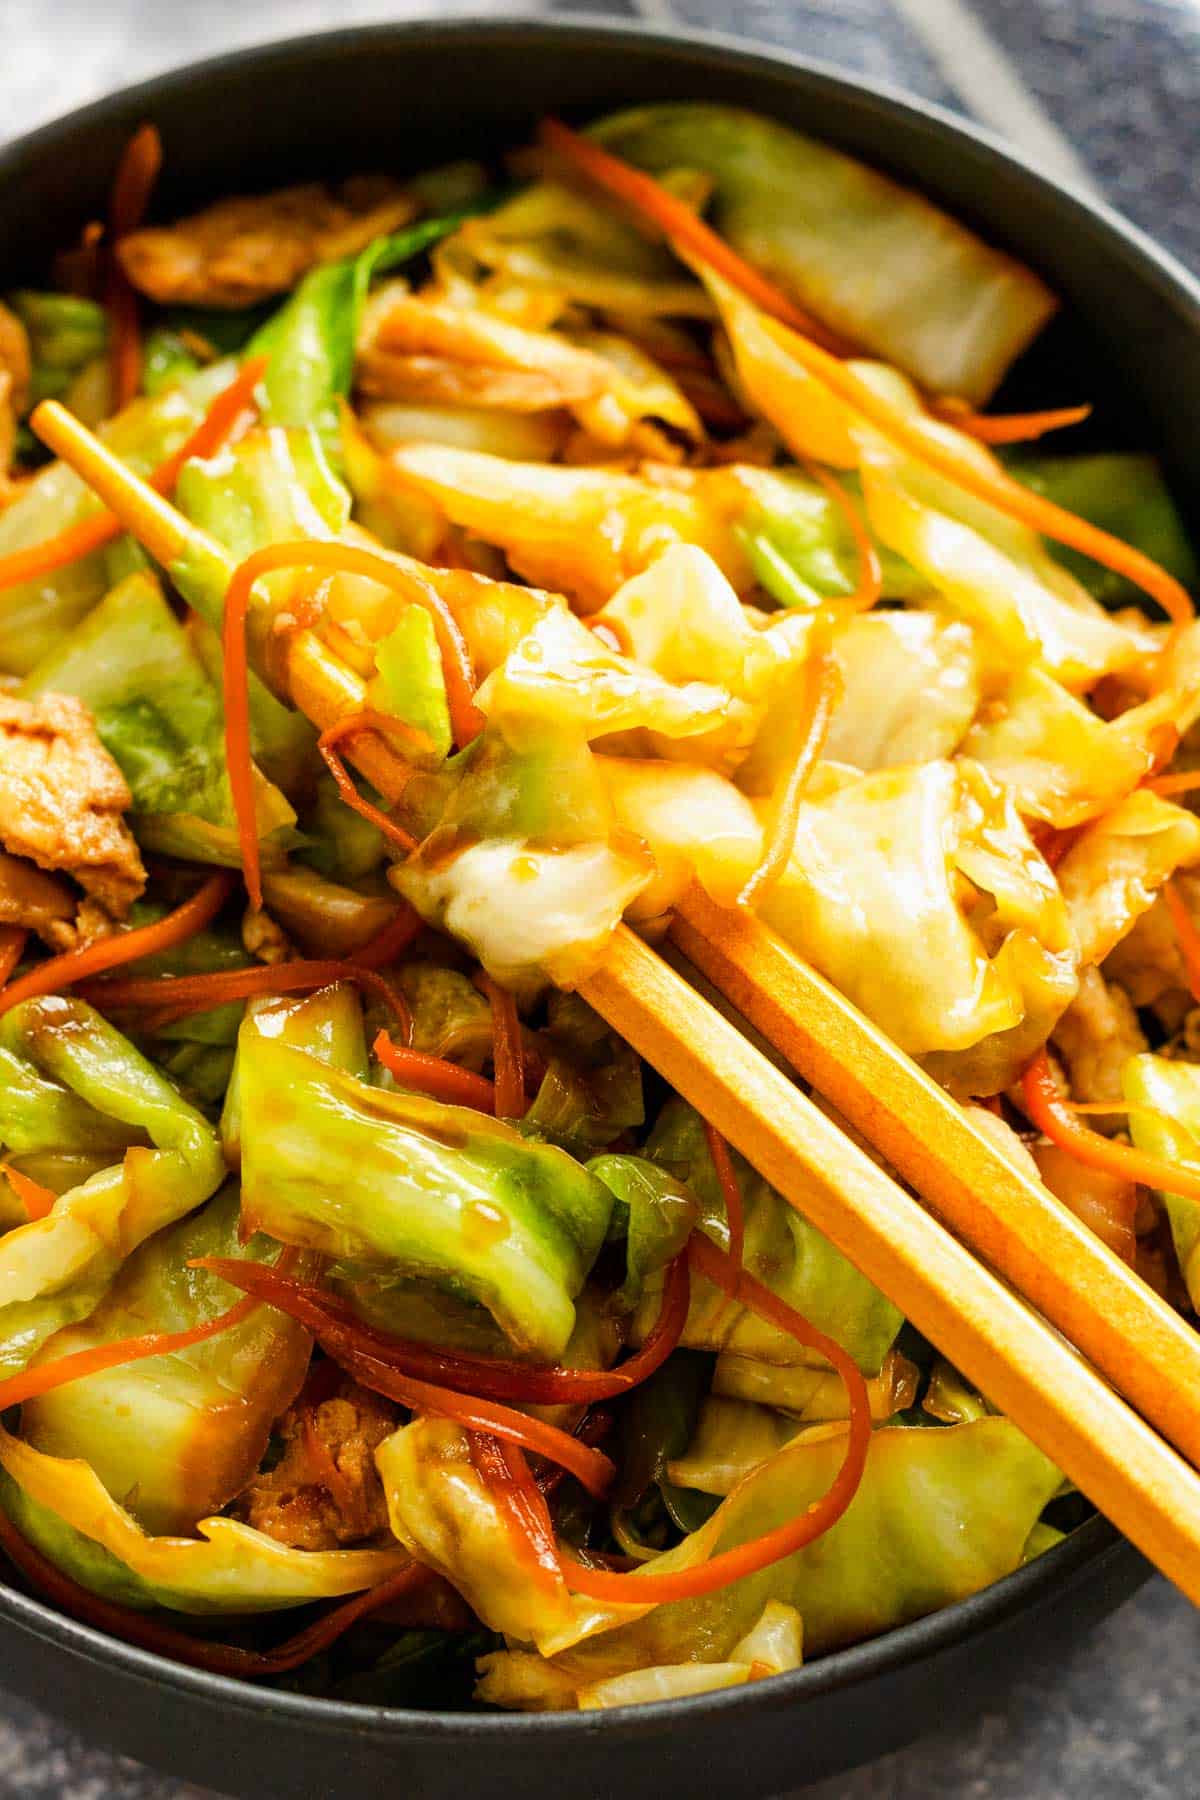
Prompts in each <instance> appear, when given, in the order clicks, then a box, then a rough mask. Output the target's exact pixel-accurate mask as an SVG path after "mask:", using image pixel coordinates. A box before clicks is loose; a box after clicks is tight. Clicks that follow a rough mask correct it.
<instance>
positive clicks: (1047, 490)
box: [1007, 450, 1200, 607]
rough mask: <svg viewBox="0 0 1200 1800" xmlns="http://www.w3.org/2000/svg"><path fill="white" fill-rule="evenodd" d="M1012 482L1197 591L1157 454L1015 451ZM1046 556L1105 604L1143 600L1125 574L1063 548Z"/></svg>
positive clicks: (1198, 575)
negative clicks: (1086, 522) (1085, 521)
mask: <svg viewBox="0 0 1200 1800" xmlns="http://www.w3.org/2000/svg"><path fill="white" fill-rule="evenodd" d="M1007 460H1008V464H1009V468H1010V471H1011V473H1012V474H1014V475H1015V476H1016V477H1017V479H1018V481H1022V482H1024V484H1025V486H1026V487H1029V488H1032V489H1033V491H1034V493H1035V494H1044V495H1045V496H1046V498H1047V499H1048V500H1053V501H1055V502H1056V503H1057V505H1059V506H1065V507H1066V508H1067V510H1068V511H1069V512H1073V513H1078V514H1079V516H1080V518H1083V519H1088V520H1090V521H1091V523H1092V524H1093V525H1099V526H1100V527H1101V529H1102V530H1104V531H1110V532H1112V534H1113V536H1114V537H1119V538H1120V539H1121V540H1122V542H1123V543H1126V544H1132V545H1133V546H1134V547H1135V548H1136V549H1138V550H1141V551H1142V552H1143V553H1144V554H1145V555H1146V556H1149V557H1151V558H1152V559H1153V560H1154V561H1155V562H1156V563H1158V564H1159V566H1160V567H1161V568H1164V569H1166V570H1167V571H1168V573H1169V574H1171V575H1174V576H1175V578H1176V580H1178V581H1181V582H1182V583H1183V585H1184V587H1187V588H1196V587H1197V586H1200V570H1198V569H1197V565H1196V556H1195V552H1194V551H1193V549H1192V546H1191V544H1190V542H1189V541H1188V536H1187V533H1186V531H1185V530H1184V526H1183V521H1182V519H1181V518H1180V516H1179V513H1178V512H1177V510H1176V507H1175V502H1174V501H1173V500H1172V498H1171V491H1170V489H1169V488H1168V486H1167V484H1166V481H1165V480H1164V478H1163V472H1162V467H1161V465H1160V463H1159V461H1158V459H1157V457H1154V456H1149V455H1147V454H1145V453H1144V452H1140V451H1128V450H1106V451H1101V452H1099V453H1098V454H1093V455H1088V456H1056V455H1053V454H1050V453H1048V452H1045V451H1040V450H1020V451H1016V452H1014V453H1013V454H1012V456H1011V457H1010V458H1008V459H1007ZM1051 553H1052V554H1053V556H1054V557H1055V558H1056V559H1057V560H1058V561H1059V562H1061V563H1063V564H1064V565H1065V566H1066V567H1067V568H1068V569H1070V571H1071V573H1072V574H1073V575H1074V577H1075V579H1076V580H1077V581H1080V582H1082V583H1083V585H1084V587H1085V588H1087V590H1088V592H1089V593H1090V594H1094V595H1095V597H1096V599H1097V600H1099V601H1100V602H1101V603H1102V604H1103V605H1104V606H1107V607H1118V606H1143V605H1144V604H1145V598H1146V597H1145V595H1144V594H1143V592H1142V590H1141V588H1139V587H1136V586H1135V585H1134V583H1133V582H1132V581H1130V580H1129V579H1128V578H1127V577H1126V576H1124V575H1118V574H1117V572H1116V571H1115V570H1114V569H1106V568H1105V567H1104V566H1103V564H1101V563H1097V562H1093V561H1092V559H1091V557H1090V556H1081V555H1080V553H1079V552H1078V551H1077V550H1072V549H1070V548H1069V547H1068V546H1067V545H1066V544H1054V545H1052V547H1051Z"/></svg>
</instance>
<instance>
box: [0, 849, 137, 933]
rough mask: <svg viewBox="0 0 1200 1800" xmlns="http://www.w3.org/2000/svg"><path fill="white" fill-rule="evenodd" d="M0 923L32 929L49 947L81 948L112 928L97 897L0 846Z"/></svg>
mask: <svg viewBox="0 0 1200 1800" xmlns="http://www.w3.org/2000/svg"><path fill="white" fill-rule="evenodd" d="M0 925H15V926H17V927H18V928H19V929H20V930H22V931H32V932H35V933H36V934H37V936H38V937H40V938H41V940H42V942H43V944H45V945H46V947H47V948H48V949H50V950H55V951H60V950H83V949H86V947H87V946H88V944H94V943H95V942H96V941H97V939H99V938H105V937H111V936H112V933H113V932H114V931H115V930H116V924H115V921H114V920H113V918H112V915H111V914H110V913H108V912H106V911H105V909H104V907H102V906H101V905H100V903H99V901H98V900H90V899H88V898H87V896H86V895H83V894H80V892H79V891H78V889H77V888H74V887H72V885H71V883H70V882H68V881H64V880H63V879H62V877H61V876H60V875H47V874H45V873H44V872H43V871H42V870H41V869H35V868H34V866H33V864H32V863H30V862H26V861H25V859H24V857H21V856H9V855H7V854H6V853H5V852H4V851H2V850H0Z"/></svg>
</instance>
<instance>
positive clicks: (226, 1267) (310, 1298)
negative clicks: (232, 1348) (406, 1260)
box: [203, 1252, 691, 1406]
mask: <svg viewBox="0 0 1200 1800" xmlns="http://www.w3.org/2000/svg"><path fill="white" fill-rule="evenodd" d="M203 1266H204V1267H205V1268H208V1269H211V1270H212V1271H213V1273H214V1274H216V1275H220V1276H221V1278H222V1279H223V1280H225V1281H228V1282H230V1283H231V1284H232V1285H233V1286H234V1287H241V1288H244V1289H245V1290H246V1291H247V1292H248V1293H254V1294H257V1295H258V1297H259V1299H260V1300H266V1301H269V1302H270V1304H271V1305H272V1306H274V1307H276V1308H277V1309H278V1310H279V1311H280V1312H285V1313H287V1314H288V1315H289V1316H290V1317H292V1318H294V1319H298V1320H299V1321H300V1323H301V1324H302V1325H304V1326H306V1327H307V1329H308V1330H309V1331H311V1332H312V1334H313V1336H314V1337H315V1338H317V1340H318V1341H319V1342H320V1343H321V1344H322V1346H323V1348H325V1349H326V1350H327V1351H328V1353H329V1355H330V1356H331V1357H332V1358H334V1359H335V1360H336V1358H337V1357H338V1355H339V1354H340V1353H341V1350H342V1349H351V1350H361V1351H364V1352H365V1353H366V1354H367V1355H368V1356H371V1357H373V1358H375V1359H376V1360H377V1361H379V1362H381V1363H386V1364H387V1366H388V1367H389V1368H392V1369H397V1370H399V1372H400V1373H401V1374H402V1375H414V1376H416V1377H417V1379H418V1380H420V1381H433V1382H436V1383H437V1384H438V1385H439V1386H440V1387H452V1388H455V1389H456V1390H457V1391H458V1392H460V1393H463V1394H474V1395H479V1396H481V1397H482V1398H483V1399H485V1400H504V1401H511V1402H513V1403H514V1404H531V1405H535V1406H556V1405H562V1404H566V1405H571V1404H577V1403H582V1404H585V1405H590V1404H591V1403H592V1402H593V1401H596V1400H612V1399H614V1398H615V1397H616V1396H617V1395H618V1394H627V1393H628V1392H629V1390H630V1389H631V1388H635V1387H638V1386H639V1385H640V1384H641V1383H642V1382H643V1381H645V1380H647V1379H648V1378H649V1376H651V1375H653V1374H654V1372H655V1370H656V1369H659V1368H661V1367H662V1365H663V1363H665V1362H666V1360H667V1358H668V1356H670V1354H671V1352H672V1351H673V1350H675V1349H676V1348H677V1347H678V1344H679V1340H680V1338H681V1337H682V1335H683V1328H684V1326H685V1325H686V1323H687V1316H688V1305H689V1299H690V1292H691V1283H690V1279H689V1275H688V1261H687V1256H686V1255H685V1254H684V1253H683V1252H680V1254H679V1255H678V1256H676V1257H675V1259H674V1261H673V1262H671V1263H668V1265H667V1268H666V1271H665V1275H664V1279H663V1293H662V1304H661V1306H660V1308H659V1313H658V1317H657V1319H656V1320H655V1321H654V1324H653V1325H652V1326H651V1328H650V1330H649V1331H648V1332H647V1333H646V1337H645V1341H644V1342H643V1343H642V1345H641V1347H640V1348H639V1349H637V1350H635V1351H634V1353H633V1355H632V1356H628V1357H626V1359H625V1361H624V1362H622V1363H618V1364H617V1366H616V1368H614V1369H564V1368H562V1367H558V1366H553V1365H549V1366H548V1365H546V1364H544V1363H541V1364H539V1363H525V1362H517V1361H515V1360H514V1359H513V1358H511V1357H502V1356H473V1355H471V1354H470V1353H469V1352H468V1351H458V1350H439V1349H437V1348H436V1347H435V1346H433V1345H431V1344H422V1343H418V1342H417V1341H416V1340H415V1339H412V1338H400V1337H395V1336H393V1335H392V1333H390V1332H386V1331H380V1330H379V1329H378V1328H377V1327H375V1326H373V1325H367V1324H365V1323H364V1321H363V1320H362V1319H360V1318H359V1317H358V1315H357V1314H356V1313H355V1311H354V1309H353V1308H352V1307H351V1306H349V1305H348V1304H347V1303H346V1301H344V1300H340V1299H339V1298H338V1297H337V1296H336V1295H335V1294H331V1293H328V1292H327V1291H326V1290H325V1289H324V1288H320V1287H317V1286H315V1285H314V1284H313V1283H312V1282H302V1281H292V1280H287V1279H284V1278H283V1277H281V1276H280V1275H278V1274H277V1272H276V1271H275V1270H274V1269H271V1268H267V1267H266V1266H265V1265H264V1264H261V1263H256V1264H254V1265H253V1266H250V1265H248V1264H246V1263H242V1262H238V1261H227V1260H225V1259H223V1258H221V1257H209V1258H207V1259H206V1260H205V1262H204V1264H203Z"/></svg>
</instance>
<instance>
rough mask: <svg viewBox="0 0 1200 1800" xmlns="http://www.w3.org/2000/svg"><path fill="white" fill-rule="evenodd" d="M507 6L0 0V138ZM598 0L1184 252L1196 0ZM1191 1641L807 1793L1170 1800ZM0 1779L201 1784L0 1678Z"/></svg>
mask: <svg viewBox="0 0 1200 1800" xmlns="http://www.w3.org/2000/svg"><path fill="white" fill-rule="evenodd" d="M514 10H518V9H517V8H514V7H513V6H512V5H510V4H508V3H507V0H474V3H473V4H462V3H460V0H426V3H425V4H424V5H422V4H421V3H420V0H416V3H415V4H414V3H413V0H392V3H391V4H388V3H387V0H383V3H376V0H259V3H258V4H257V5H256V6H253V7H248V6H246V5H245V4H244V0H206V3H205V4H204V5H202V6H187V7H184V6H182V5H179V4H178V3H177V0H0V138H3V137H5V136H8V135H11V134H14V133H16V132H19V131H21V130H24V129H25V128H26V127H27V126H29V125H32V124H35V123H37V122H39V121H41V120H42V119H45V118H49V117H52V116H53V115H55V114H56V113H60V112H63V111H66V110H67V109H68V108H70V107H72V106H75V105H77V104H78V103H80V102H81V101H84V100H88V99H91V98H93V97H95V96H96V95H98V94H101V93H103V92H104V91H105V90H107V89H109V88H112V87H115V86H117V85H120V84H123V83H125V82H127V81H131V80H133V79H135V78H137V77H140V76H142V75H149V74H152V73H154V72H155V71H156V70H158V69H162V68H167V67H170V66H171V65H173V64H177V63H180V62H184V61H187V60H189V59H191V58H193V57H199V56H204V55H209V54H214V53H216V52H217V51H219V50H223V49H228V48H230V47H232V46H234V45H237V44H241V43H251V42H255V41H261V40H264V39H267V38H271V37H283V36H286V35H288V34H295V33H301V32H306V31H316V30H320V29H321V28H323V27H326V26H330V25H334V24H338V25H348V24H357V23H367V22H374V21H377V20H381V19H388V18H396V17H404V16H415V15H418V14H421V13H426V14H433V13H436V14H438V15H442V16H444V15H446V14H450V13H456V14H457V13H468V12H469V13H475V14H479V13H491V14H493V15H503V14H506V13H511V12H512V11H514ZM524 10H534V7H533V5H532V4H531V3H528V0H527V4H526V6H525V8H524ZM542 10H547V11H561V12H580V11H585V10H589V8H588V6H587V4H586V0H584V4H580V0H550V3H549V4H544V5H543V7H542ZM603 10H606V11H608V12H609V13H612V14H624V15H626V16H629V17H642V18H645V19H648V20H653V21H654V22H656V23H662V24H668V23H671V22H672V21H674V22H677V23H680V24H688V25H698V26H709V27H714V28H719V29H722V30H726V31H729V30H736V31H738V32H740V33H743V34H744V35H746V36H747V37H754V38H758V39H760V40H762V41H763V42H765V43H769V44H776V45H780V46H783V47H785V48H788V49H792V50H799V51H802V52H804V53H805V54H809V55H813V56H819V57H824V58H826V59H828V60H830V61H833V62H837V63H841V64H843V65H844V66H846V67H849V68H851V69H854V70H857V71H859V72H861V73H863V74H865V75H868V76H871V77H874V78H876V79H885V80H889V81H892V82H895V83H897V84H898V85H900V86H903V87H907V88H909V89H911V90H912V91H914V92H916V93H919V94H923V95H925V96H927V97H929V98H931V99H936V100H938V101H941V102H942V103H943V104H946V105H950V106H955V107H958V108H959V109H960V110H962V111H963V112H966V113H970V114H973V115H974V116H976V117H977V118H979V119H981V120H983V121H984V122H986V123H987V124H989V125H990V126H991V127H992V128H993V129H995V130H997V131H999V132H1001V133H1003V134H1005V135H1007V136H1009V137H1011V138H1013V139H1014V140H1015V141H1016V142H1017V143H1018V144H1019V145H1020V146H1021V147H1023V149H1024V150H1025V152H1026V154H1028V155H1029V156H1030V157H1031V158H1032V159H1033V160H1034V161H1035V162H1037V163H1038V165H1039V166H1041V167H1042V168H1044V169H1046V170H1047V171H1048V172H1053V173H1057V174H1059V175H1062V176H1066V177H1067V178H1068V179H1072V180H1075V181H1080V182H1084V183H1088V184H1091V185H1093V186H1094V187H1095V188H1096V189H1097V190H1098V191H1099V192H1101V193H1103V194H1104V195H1105V196H1106V197H1107V198H1108V199H1109V200H1111V201H1112V202H1113V203H1114V204H1115V205H1117V206H1118V207H1120V208H1121V209H1122V210H1123V211H1124V212H1126V213H1127V214H1128V215H1129V216H1130V217H1131V218H1133V219H1134V220H1135V221H1136V222H1137V223H1138V224H1140V225H1142V226H1143V227H1144V228H1145V229H1146V230H1148V231H1149V232H1150V233H1151V234H1152V235H1153V236H1155V237H1157V238H1158V239H1159V240H1160V241H1161V242H1162V243H1163V244H1165V245H1166V246H1167V247H1168V248H1170V249H1171V250H1173V251H1175V253H1176V254H1177V255H1179V256H1180V257H1182V258H1183V259H1184V260H1185V261H1186V262H1188V263H1190V264H1191V266H1192V267H1193V268H1197V269H1200V207H1198V206H1197V205H1196V204H1195V203H1194V200H1193V188H1192V183H1193V167H1194V163H1195V160H1196V153H1197V150H1198V149H1200V0H743V3H742V4H741V5H740V6H739V7H733V6H722V5H721V4H720V0H610V4H609V5H607V7H605V8H604V9H603ZM1198 1652H1200V1630H1198V1628H1197V1621H1196V1617H1195V1615H1194V1613H1193V1611H1192V1609H1191V1608H1190V1607H1189V1606H1188V1605H1187V1604H1186V1602H1185V1601H1183V1600H1182V1599H1181V1598H1180V1597H1179V1596H1178V1595H1177V1594H1176V1593H1175V1592H1174V1591H1173V1590H1171V1589H1170V1588H1168V1587H1167V1586H1166V1584H1165V1583H1163V1582H1161V1581H1158V1580H1155V1581H1153V1582H1151V1583H1149V1584H1148V1585H1147V1586H1146V1587H1145V1588H1144V1589H1143V1590H1142V1591H1141V1593H1140V1594H1139V1595H1138V1597H1137V1598H1136V1599H1135V1600H1133V1601H1132V1602H1130V1603H1129V1605H1127V1606H1126V1607H1125V1608H1124V1610H1123V1611H1122V1612H1120V1613H1119V1614H1118V1615H1117V1616H1116V1617H1115V1618H1114V1619H1112V1620H1110V1621H1109V1622H1108V1624H1107V1625H1105V1626H1104V1627H1103V1628H1102V1629H1101V1630H1100V1631H1099V1632H1097V1633H1096V1634H1095V1635H1093V1636H1092V1637H1091V1638H1089V1639H1087V1640H1086V1641H1085V1642H1082V1643H1081V1644H1080V1645H1079V1647H1078V1648H1077V1649H1076V1650H1075V1651H1074V1653H1073V1654H1072V1655H1071V1656H1070V1657H1069V1658H1068V1659H1067V1660H1066V1661H1064V1662H1063V1663H1061V1664H1060V1665H1059V1666H1057V1667H1055V1668H1051V1669H1046V1670H1040V1671H1039V1672H1038V1674H1037V1676H1036V1678H1031V1679H1030V1680H1029V1681H1028V1682H1027V1683H1025V1684H1023V1685H1020V1686H1017V1687H1016V1688H1014V1689H1013V1690H1012V1691H1011V1692H1010V1694H1009V1695H1008V1696H1007V1698H1006V1700H1005V1703H1004V1708H1003V1711H997V1712H989V1713H985V1714H983V1715H973V1716H970V1717H963V1718H955V1717H942V1718H939V1719H936V1720H934V1719H931V1720H930V1721H929V1725H930V1728H931V1729H930V1735H929V1736H927V1737H926V1738H924V1739H923V1741H922V1742H921V1743H920V1744H919V1745H918V1746H917V1747H915V1748H914V1749H912V1750H909V1751H906V1752H903V1753H902V1754H900V1755H898V1756H894V1757H889V1758H888V1759H887V1760H886V1761H884V1762H882V1763H878V1764H876V1765H875V1766H874V1767H873V1768H870V1769H866V1770H862V1771H860V1772H859V1773H858V1774H857V1775H854V1776H850V1777H847V1778H844V1779H842V1780H839V1781H834V1782H829V1783H826V1784H824V1785H823V1786H822V1787H820V1788H818V1789H812V1790H810V1797H809V1800H948V1797H949V1796H955V1797H958V1800H1180V1797H1182V1796H1184V1795H1190V1794H1194V1793H1196V1792H1197V1791H1200V1779H1198V1777H1197V1774H1196V1771H1195V1768H1194V1766H1193V1765H1194V1746H1195V1745H1196V1744H1197V1742H1198V1740H1200V1684H1197V1681H1196V1678H1195V1669H1196V1663H1197V1656H1198ZM797 1730H798V1732H800V1733H802V1731H803V1722H802V1721H800V1720H798V1721H797ZM748 1754H752V1747H750V1746H748ZM397 1774H398V1780H399V1782H400V1783H402V1782H403V1772H402V1771H398V1772H397ZM565 1779H566V1781H568V1782H569V1771H566V1772H565ZM0 1795H2V1796H10V1795H11V1796H17V1795H20V1796H21V1797H22V1800H118V1797H119V1800H206V1797H205V1796H203V1795H200V1794H199V1792H198V1790H195V1789H187V1788H183V1787H181V1786H180V1784H179V1783H178V1782H175V1781H172V1780H171V1779H169V1778H168V1777H162V1776H157V1775H152V1774H150V1773H148V1772H147V1771H144V1770H141V1769H139V1768H137V1767H136V1766H135V1765H133V1764H132V1763H129V1762H126V1761H124V1760H123V1759H120V1758H116V1757H113V1756H111V1755H110V1754H109V1753H108V1752H107V1751H105V1750H104V1749H103V1748H100V1747H97V1746H95V1745H91V1744H86V1743H82V1742H80V1741H79V1740H78V1739H77V1738H75V1737H73V1736H72V1735H71V1734H70V1733H68V1732H65V1731H63V1730H62V1729H61V1728H60V1727H59V1726H58V1725H57V1724H56V1723H54V1721H53V1720H51V1719H48V1718H46V1717H44V1716H43V1715H42V1714H40V1713H37V1712H35V1711H34V1710H33V1709H32V1708H31V1707H28V1706H25V1705H24V1704H22V1703H19V1702H17V1701H15V1700H6V1699H5V1698H4V1696H3V1695H2V1694H0Z"/></svg>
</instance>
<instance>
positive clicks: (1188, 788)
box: [1142, 769, 1200, 798]
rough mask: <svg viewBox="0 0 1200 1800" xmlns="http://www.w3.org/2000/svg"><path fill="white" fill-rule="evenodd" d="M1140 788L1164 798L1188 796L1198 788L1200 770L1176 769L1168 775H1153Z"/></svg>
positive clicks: (1199, 784)
mask: <svg viewBox="0 0 1200 1800" xmlns="http://www.w3.org/2000/svg"><path fill="white" fill-rule="evenodd" d="M1142 786H1143V787H1146V788H1149V789H1150V791H1151V793H1153V794H1161V795H1162V796H1163V797H1164V798H1166V797H1167V796H1168V795H1173V794H1190V793H1191V792H1192V790H1193V789H1194V788H1198V787H1200V769H1177V770H1175V771H1174V773H1173V774H1170V775H1154V776H1152V777H1151V778H1150V780H1149V781H1143V783H1142Z"/></svg>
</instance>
